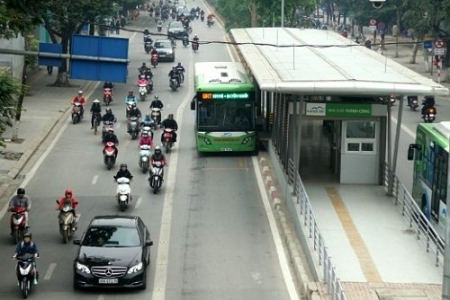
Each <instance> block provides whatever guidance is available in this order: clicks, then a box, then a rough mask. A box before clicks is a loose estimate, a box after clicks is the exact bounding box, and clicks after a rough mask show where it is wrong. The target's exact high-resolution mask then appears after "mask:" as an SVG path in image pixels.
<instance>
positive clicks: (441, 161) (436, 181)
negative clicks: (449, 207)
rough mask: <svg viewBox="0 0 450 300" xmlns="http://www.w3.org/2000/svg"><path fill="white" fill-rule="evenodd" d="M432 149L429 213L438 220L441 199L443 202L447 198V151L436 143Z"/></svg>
mask: <svg viewBox="0 0 450 300" xmlns="http://www.w3.org/2000/svg"><path fill="white" fill-rule="evenodd" d="M433 151H434V168H433V169H434V170H433V173H434V174H433V185H432V199H431V214H432V216H433V217H434V218H435V219H436V220H439V210H440V205H441V201H442V202H443V203H444V204H445V203H446V198H447V168H448V166H447V164H448V153H447V152H446V151H445V150H444V149H442V147H440V146H439V145H437V144H435V147H434V149H433Z"/></svg>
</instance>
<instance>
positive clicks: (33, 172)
mask: <svg viewBox="0 0 450 300" xmlns="http://www.w3.org/2000/svg"><path fill="white" fill-rule="evenodd" d="M100 83H101V82H100V81H99V82H97V83H96V84H95V85H94V88H93V89H92V91H90V93H89V94H87V95H86V98H87V99H89V98H90V97H91V95H92V94H93V93H94V92H95V90H96V89H97V87H98V86H99V85H100ZM70 123H71V122H69V121H67V120H66V123H65V124H64V125H62V126H61V129H60V130H59V132H58V133H57V134H56V136H55V138H54V139H53V141H52V142H51V143H50V145H49V146H48V148H47V149H46V150H45V152H44V153H42V156H41V157H40V158H39V159H38V161H37V162H36V164H35V165H34V166H33V168H32V169H31V170H30V172H28V173H27V174H26V177H25V180H24V181H23V182H22V185H21V187H23V188H25V187H26V186H27V184H28V183H30V181H31V179H33V177H34V175H36V172H37V170H38V169H39V167H40V166H41V165H42V163H43V162H44V160H45V159H46V158H47V156H48V155H49V154H50V152H51V151H52V150H53V148H54V147H55V145H56V143H57V142H58V141H59V139H60V138H61V136H62V134H63V132H64V130H66V128H67V126H68V125H69V124H70ZM15 194H16V193H14V194H13V195H15ZM13 195H11V197H12V196H13ZM8 205H9V203H8V202H7V203H5V205H4V206H3V208H2V209H1V210H0V219H2V218H3V216H4V215H5V214H6V211H7V210H8Z"/></svg>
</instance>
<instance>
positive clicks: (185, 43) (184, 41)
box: [183, 36, 189, 47]
mask: <svg viewBox="0 0 450 300" xmlns="http://www.w3.org/2000/svg"><path fill="white" fill-rule="evenodd" d="M183 46H184V47H187V46H189V38H188V37H187V36H183Z"/></svg>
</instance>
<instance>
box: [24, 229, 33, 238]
mask: <svg viewBox="0 0 450 300" xmlns="http://www.w3.org/2000/svg"><path fill="white" fill-rule="evenodd" d="M32 236H33V235H32V234H31V232H29V231H27V232H25V233H24V234H23V238H26V237H29V238H30V239H31V238H32Z"/></svg>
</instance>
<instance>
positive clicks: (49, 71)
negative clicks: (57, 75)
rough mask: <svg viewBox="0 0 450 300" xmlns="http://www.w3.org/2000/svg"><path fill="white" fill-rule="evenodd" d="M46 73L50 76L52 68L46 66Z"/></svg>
mask: <svg viewBox="0 0 450 300" xmlns="http://www.w3.org/2000/svg"><path fill="white" fill-rule="evenodd" d="M47 73H48V75H50V76H51V75H52V73H53V66H47Z"/></svg>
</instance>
